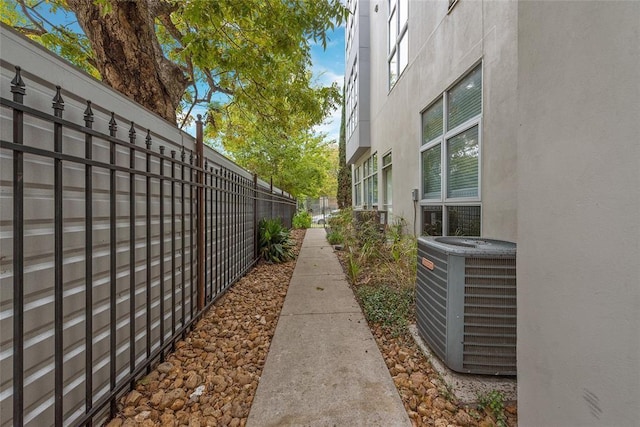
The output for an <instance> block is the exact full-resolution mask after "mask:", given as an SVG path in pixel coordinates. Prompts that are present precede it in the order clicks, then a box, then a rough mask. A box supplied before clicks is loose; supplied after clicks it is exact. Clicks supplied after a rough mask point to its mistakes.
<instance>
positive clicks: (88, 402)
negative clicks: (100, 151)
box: [84, 101, 93, 413]
mask: <svg viewBox="0 0 640 427" xmlns="http://www.w3.org/2000/svg"><path fill="white" fill-rule="evenodd" d="M84 125H85V127H87V128H89V129H91V128H92V127H93V111H92V110H91V101H87V109H86V110H85V111H84ZM92 144H93V139H92V136H91V134H89V133H85V135H84V147H85V148H84V151H85V152H84V155H85V158H87V159H91V158H92V157H93V147H92ZM84 186H85V189H84V204H85V205H84V209H85V211H84V215H85V218H84V230H85V231H84V233H85V248H84V251H85V252H84V258H85V261H84V263H85V275H84V277H85V289H84V292H85V294H84V296H85V341H84V347H85V348H84V351H85V359H84V360H85V362H84V363H85V373H84V375H85V378H84V381H85V413H89V410H90V409H91V408H92V406H93V397H92V396H93V171H92V169H91V165H89V164H87V165H86V166H85V169H84Z"/></svg>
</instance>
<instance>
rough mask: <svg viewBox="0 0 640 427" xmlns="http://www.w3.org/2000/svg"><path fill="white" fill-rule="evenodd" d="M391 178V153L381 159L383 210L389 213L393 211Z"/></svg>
mask: <svg viewBox="0 0 640 427" xmlns="http://www.w3.org/2000/svg"><path fill="white" fill-rule="evenodd" d="M392 178H393V176H392V173H391V153H389V154H386V155H385V156H383V157H382V187H383V189H384V199H383V202H382V205H383V208H382V209H383V210H385V211H387V212H389V213H391V211H392V209H393V179H392Z"/></svg>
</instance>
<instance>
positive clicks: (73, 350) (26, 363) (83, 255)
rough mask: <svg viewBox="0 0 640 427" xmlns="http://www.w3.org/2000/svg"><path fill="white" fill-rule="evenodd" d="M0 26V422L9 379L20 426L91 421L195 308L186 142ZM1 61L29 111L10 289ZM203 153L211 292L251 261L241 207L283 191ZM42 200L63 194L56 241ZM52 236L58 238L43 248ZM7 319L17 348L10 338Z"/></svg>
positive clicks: (7, 119) (9, 166) (10, 192)
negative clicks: (19, 244)
mask: <svg viewBox="0 0 640 427" xmlns="http://www.w3.org/2000/svg"><path fill="white" fill-rule="evenodd" d="M0 30H1V31H2V62H1V64H0V65H1V67H0V72H1V74H0V88H1V90H0V92H1V93H0V95H1V96H2V98H3V100H2V109H1V110H0V123H1V127H0V136H1V138H2V148H1V149H0V323H1V327H0V420H1V421H0V425H2V426H5V425H10V424H12V423H13V422H14V421H15V420H14V415H15V414H14V408H15V404H16V402H17V401H19V399H20V398H19V397H18V399H15V397H16V390H18V389H20V390H22V391H23V395H22V403H21V404H20V405H19V407H20V406H21V407H22V410H21V412H20V413H19V414H18V419H19V417H22V422H23V423H24V424H25V425H34V426H36V425H37V426H42V425H53V424H54V423H55V422H57V423H59V424H60V423H61V424H64V425H69V424H76V423H78V422H80V421H83V420H84V419H88V418H89V417H88V416H86V413H87V412H88V411H90V408H98V407H100V410H99V412H97V414H95V415H96V418H97V419H102V418H104V417H105V416H108V413H109V409H110V405H109V401H110V400H111V401H112V402H113V401H114V400H113V399H111V398H110V396H111V395H112V394H113V391H114V390H118V389H120V390H122V391H125V390H126V389H127V388H128V385H129V383H130V382H131V379H132V378H134V377H137V376H140V375H142V374H144V373H145V372H146V365H147V364H148V363H149V362H148V361H149V360H150V359H154V358H155V360H157V359H158V358H159V357H160V355H161V354H163V353H164V352H165V351H169V350H170V346H171V343H172V341H173V340H175V339H178V338H179V337H180V335H181V333H182V332H183V330H184V328H185V327H187V326H189V324H190V322H191V321H192V319H194V317H197V316H198V310H197V305H196V298H197V274H198V272H197V263H198V253H197V246H196V245H197V233H198V230H197V215H198V209H197V198H196V194H197V184H196V176H197V173H198V168H197V166H196V165H197V159H194V158H193V157H192V156H191V152H193V151H194V150H195V140H194V139H193V138H191V137H190V136H189V135H187V134H184V133H182V132H179V131H178V130H177V129H175V128H174V127H172V126H170V125H169V124H167V123H166V122H164V121H162V120H161V119H159V118H158V117H157V116H155V115H153V114H152V113H150V112H148V111H146V110H144V109H143V108H141V107H139V106H138V105H136V104H135V103H133V102H131V101H129V100H128V99H126V98H124V97H122V96H121V95H119V94H117V93H115V92H114V91H112V90H110V89H109V88H106V87H105V86H104V85H102V84H100V83H98V82H95V81H93V80H92V79H91V78H90V77H88V76H87V75H85V74H83V73H82V72H80V71H78V70H77V69H75V68H73V67H71V66H70V65H68V64H66V63H64V61H62V60H60V59H59V58H57V57H55V56H53V55H51V54H50V53H49V52H47V51H44V50H43V49H42V48H40V47H39V46H36V45H34V44H32V43H31V42H29V41H27V40H25V39H23V38H21V37H19V36H17V35H16V34H14V33H12V32H10V31H8V30H7V29H6V28H5V27H2V28H0ZM16 65H20V66H22V68H23V71H22V73H21V74H22V78H23V79H24V83H25V91H26V96H25V97H24V105H25V106H27V107H28V108H32V109H33V111H31V110H28V108H27V110H26V111H25V113H24V125H23V126H22V129H23V132H24V135H23V144H24V147H27V148H25V149H24V154H23V168H24V176H23V180H22V181H21V182H22V184H21V185H22V188H23V192H24V195H23V198H22V200H23V204H24V211H23V212H24V218H23V224H24V227H23V233H22V234H21V236H22V237H21V238H22V239H23V245H24V251H23V254H22V259H21V262H22V264H23V269H22V271H23V281H22V283H19V286H17V285H16V280H15V274H14V273H15V271H14V266H15V264H14V260H15V259H16V256H18V257H20V255H19V254H15V253H14V236H15V235H16V234H15V232H16V227H15V223H14V214H15V210H14V204H15V203H16V200H17V199H16V194H14V188H15V187H14V175H15V174H14V172H15V171H16V169H15V167H16V163H15V159H16V157H17V156H16V154H15V153H16V152H19V151H20V150H22V148H21V149H20V150H18V151H15V149H16V146H13V145H11V144H12V143H13V142H15V140H14V124H15V123H16V121H15V120H14V117H13V116H14V106H13V105H12V104H11V102H10V100H11V99H12V93H11V89H12V82H11V81H12V79H14V77H15V75H16V71H15V66H16ZM55 85H60V86H62V90H61V92H60V94H61V96H62V98H63V100H64V110H63V111H62V114H61V115H62V118H63V120H64V121H58V122H57V123H58V125H55V124H54V120H53V119H52V118H51V115H53V113H54V110H53V109H52V99H53V98H54V96H55V95H56V89H55ZM13 86H14V87H16V86H15V81H14V84H13ZM88 99H90V100H92V101H93V103H92V105H91V113H92V114H91V115H88V113H87V112H88V110H87V104H86V100H88ZM59 106H60V105H59ZM36 110H37V111H36ZM38 111H40V112H42V113H44V115H43V114H41V113H38ZM113 111H115V112H116V113H115V114H114V115H113V116H112V115H111V112H113ZM88 117H89V118H90V119H92V121H86V119H87V118H88ZM112 119H114V121H115V123H116V124H117V129H116V130H114V127H113V124H114V122H111V127H110V121H111V120H112ZM67 121H68V122H67ZM132 121H134V122H135V123H136V124H133V123H132ZM83 125H90V126H91V127H92V128H93V130H95V132H89V131H87V128H86V127H84V128H83V127H82V126H83ZM56 127H61V129H62V130H61V132H62V137H61V139H60V141H61V146H62V149H61V153H62V154H61V155H59V156H57V158H58V160H56V159H54V158H53V157H56V155H55V154H51V152H52V151H54V141H55V138H54V134H55V129H56ZM147 129H150V131H147ZM110 133H111V134H112V135H113V134H115V136H116V138H117V139H111V138H109V137H108V135H109V134H110ZM128 142H131V143H133V145H127V143H128ZM147 142H150V143H151V144H150V145H146V143H147ZM88 147H90V151H89V152H88V151H87V150H88ZM132 147H135V149H134V148H132ZM160 147H164V148H163V149H161V148H160ZM31 148H33V149H35V150H30V149H31ZM147 148H148V150H147ZM38 150H40V151H38ZM161 150H162V151H161ZM183 150H185V151H183ZM45 153H49V154H45ZM183 153H184V157H183ZM65 156H66V157H65ZM204 157H205V159H206V160H205V173H204V174H203V176H204V178H203V179H204V187H203V188H204V199H203V202H204V210H205V216H204V219H205V224H204V227H205V228H204V233H205V241H204V255H205V262H204V266H205V268H204V271H205V274H204V283H205V295H204V298H205V302H206V303H211V302H212V301H214V300H215V298H216V296H217V295H219V294H220V293H221V292H223V291H224V290H225V289H226V288H228V287H229V286H230V285H231V284H232V283H234V282H235V281H236V280H237V279H238V278H239V277H241V276H242V275H243V274H244V273H245V272H246V271H247V269H249V268H250V267H251V266H252V265H253V263H254V260H255V250H254V244H255V221H256V219H258V220H259V219H260V218H261V217H274V216H279V217H281V218H282V219H283V221H284V222H285V223H288V224H289V225H290V221H291V217H292V216H293V213H294V211H295V201H293V200H292V199H290V198H289V197H287V196H286V195H274V194H273V193H272V192H271V190H270V189H269V187H268V186H267V185H266V184H265V183H264V182H262V181H258V182H257V187H256V182H255V181H254V178H253V176H252V175H251V174H250V173H248V172H247V171H244V170H242V169H241V168H239V167H238V166H237V165H235V164H233V163H232V162H230V161H229V160H227V159H226V158H224V157H223V156H221V155H219V154H218V153H216V152H214V151H213V150H210V149H208V148H206V147H205V153H204ZM87 158H90V159H91V160H90V161H86V160H85V159H87ZM56 170H58V171H59V172H56ZM56 176H58V177H60V178H61V180H60V181H57V180H56ZM183 178H184V179H183ZM256 190H258V191H256ZM56 198H58V200H59V201H60V203H61V206H62V211H61V212H58V213H57V215H58V216H59V217H60V218H61V219H62V220H61V224H62V228H61V229H59V230H58V238H56V221H55V218H56V208H55V203H56ZM256 198H257V199H256ZM18 203H19V202H18ZM256 207H257V210H258V212H257V213H256V212H254V211H255V209H256ZM56 242H57V243H58V244H60V242H62V246H61V247H62V253H61V254H58V257H56V250H55V248H56ZM88 243H89V246H88ZM88 248H89V249H88ZM56 260H58V261H57V262H56ZM88 261H90V262H88ZM16 286H17V287H16ZM20 286H22V295H23V298H24V300H23V304H18V306H17V307H16V303H15V302H16V301H19V299H18V300H16V295H14V289H18V288H19V287H20ZM57 293H58V295H61V296H62V298H56V294H57ZM60 303H61V304H60ZM56 310H58V313H62V316H56ZM20 317H22V322H19V323H21V329H18V330H21V331H22V337H23V343H24V344H23V346H22V347H23V353H22V351H20V350H16V342H15V340H14V335H15V330H16V329H15V328H14V326H16V324H14V320H15V319H16V318H18V319H19V318H20ZM17 326H20V325H17ZM18 347H20V346H18ZM60 349H61V352H60ZM56 350H58V356H56ZM16 351H18V352H17V353H16ZM16 354H18V356H20V355H22V357H21V359H22V360H23V369H22V377H21V378H20V375H18V376H16V375H12V373H15V371H14V369H15V366H16V365H15V364H14V356H15V355H16ZM60 374H61V375H60ZM56 375H58V378H56ZM20 382H22V387H18V388H16V384H20ZM56 384H57V387H56ZM20 390H18V393H19V392H20ZM56 395H58V397H57V398H56Z"/></svg>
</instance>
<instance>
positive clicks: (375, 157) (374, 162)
mask: <svg viewBox="0 0 640 427" xmlns="http://www.w3.org/2000/svg"><path fill="white" fill-rule="evenodd" d="M371 166H372V167H373V172H377V171H378V153H375V154H374V155H373V157H371Z"/></svg>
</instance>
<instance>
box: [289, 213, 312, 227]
mask: <svg viewBox="0 0 640 427" xmlns="http://www.w3.org/2000/svg"><path fill="white" fill-rule="evenodd" d="M311 220H312V218H311V214H310V213H309V212H307V211H298V212H296V214H295V216H294V217H293V228H309V227H311Z"/></svg>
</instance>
